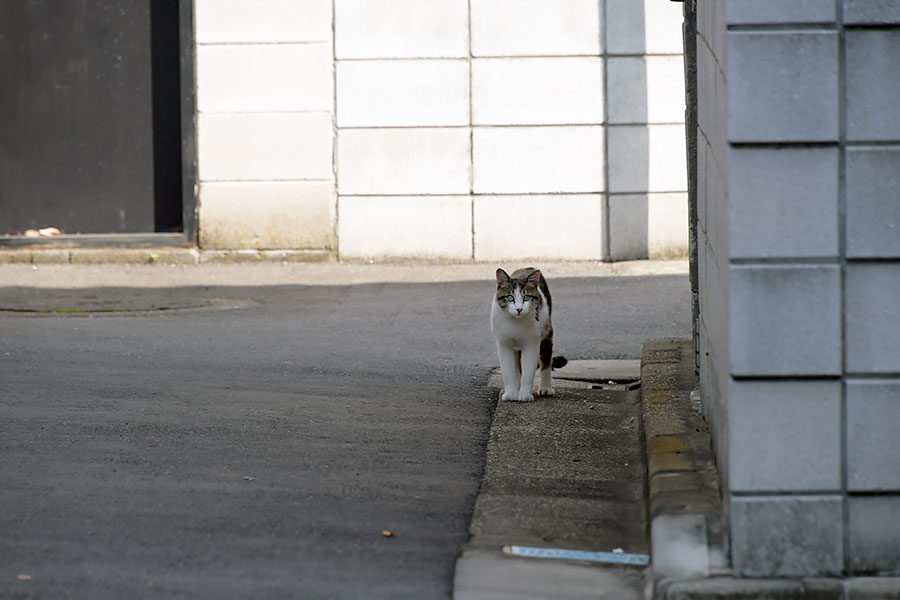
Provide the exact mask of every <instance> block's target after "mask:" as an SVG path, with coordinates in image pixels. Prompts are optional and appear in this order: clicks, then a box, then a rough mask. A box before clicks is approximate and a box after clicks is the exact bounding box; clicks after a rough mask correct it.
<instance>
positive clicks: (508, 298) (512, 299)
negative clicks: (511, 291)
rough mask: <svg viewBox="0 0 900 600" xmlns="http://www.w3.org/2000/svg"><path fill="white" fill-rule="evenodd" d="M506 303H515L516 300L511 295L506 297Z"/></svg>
mask: <svg viewBox="0 0 900 600" xmlns="http://www.w3.org/2000/svg"><path fill="white" fill-rule="evenodd" d="M506 301H507V302H515V301H516V299H515V298H514V297H513V296H512V295H510V296H507V297H506Z"/></svg>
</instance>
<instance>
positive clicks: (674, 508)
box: [641, 339, 725, 582]
mask: <svg viewBox="0 0 900 600" xmlns="http://www.w3.org/2000/svg"><path fill="white" fill-rule="evenodd" d="M696 383H697V376H696V373H695V372H694V366H693V344H692V342H691V340H689V339H664V340H653V341H650V342H647V343H646V344H644V348H643V352H642V355H641V412H642V418H643V431H644V441H645V444H646V445H645V448H646V452H647V487H648V493H649V511H650V515H649V516H650V545H651V555H652V557H653V559H652V560H653V562H652V572H653V577H654V579H655V580H657V582H661V581H663V580H667V579H676V580H677V579H683V578H692V577H708V576H709V574H710V571H711V570H713V569H720V568H722V567H724V566H725V565H724V562H725V552H724V541H723V539H722V533H721V515H722V501H721V495H720V493H719V486H718V474H717V472H716V465H715V459H714V457H713V453H712V445H711V442H710V437H709V430H708V427H707V425H706V422H705V421H704V420H703V418H702V417H701V416H700V415H699V414H698V413H697V412H696V411H695V410H694V409H693V408H692V406H691V392H692V390H693V389H694V388H695V386H696Z"/></svg>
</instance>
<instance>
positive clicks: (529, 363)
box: [516, 344, 538, 402]
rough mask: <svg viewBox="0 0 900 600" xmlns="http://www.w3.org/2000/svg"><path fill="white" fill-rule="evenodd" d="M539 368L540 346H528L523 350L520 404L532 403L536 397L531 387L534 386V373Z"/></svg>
mask: <svg viewBox="0 0 900 600" xmlns="http://www.w3.org/2000/svg"><path fill="white" fill-rule="evenodd" d="M537 366H538V345H537V344H534V345H533V346H530V345H527V346H525V347H524V348H522V373H521V376H522V379H521V381H520V382H519V395H518V396H517V397H516V400H518V401H519V402H531V401H532V400H534V396H533V395H532V394H531V386H532V385H534V372H535V371H536V370H537Z"/></svg>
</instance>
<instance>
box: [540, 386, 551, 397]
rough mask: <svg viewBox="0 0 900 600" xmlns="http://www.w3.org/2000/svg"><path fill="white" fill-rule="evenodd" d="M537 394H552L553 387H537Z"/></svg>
mask: <svg viewBox="0 0 900 600" xmlns="http://www.w3.org/2000/svg"><path fill="white" fill-rule="evenodd" d="M537 395H538V396H552V395H553V388H552V387H550V388H538V392H537Z"/></svg>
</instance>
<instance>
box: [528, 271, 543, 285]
mask: <svg viewBox="0 0 900 600" xmlns="http://www.w3.org/2000/svg"><path fill="white" fill-rule="evenodd" d="M525 281H527V282H528V283H530V284H532V285H535V286H536V285H537V284H538V283H539V282H540V281H541V272H540V271H538V270H537V269H535V270H534V271H532V272H531V274H529V275H528V277H526V278H525Z"/></svg>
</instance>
